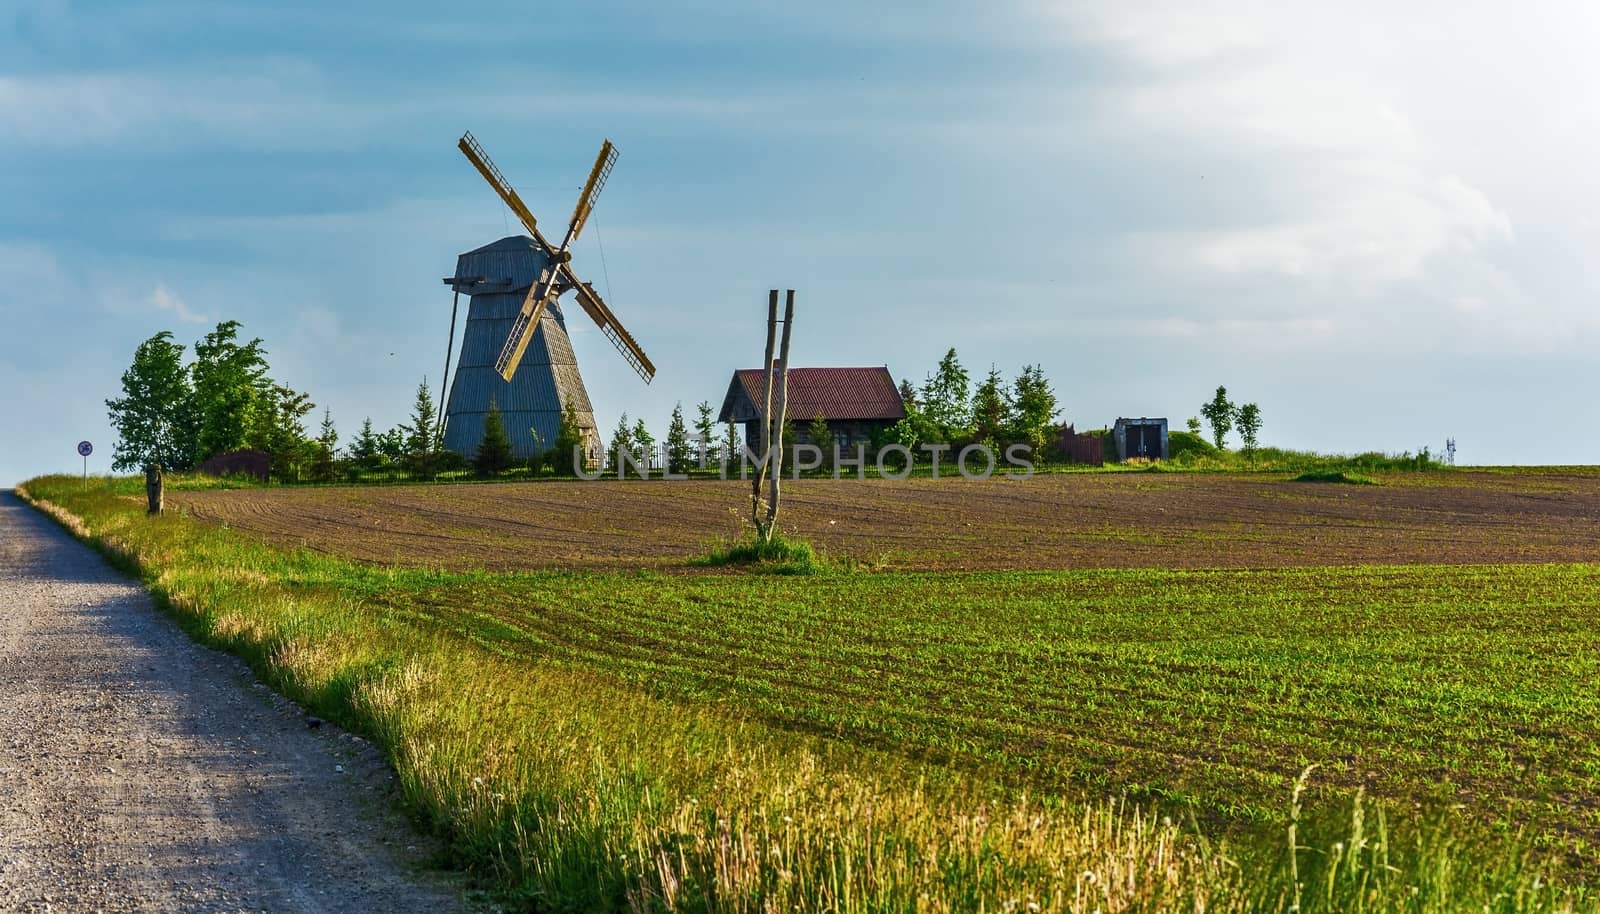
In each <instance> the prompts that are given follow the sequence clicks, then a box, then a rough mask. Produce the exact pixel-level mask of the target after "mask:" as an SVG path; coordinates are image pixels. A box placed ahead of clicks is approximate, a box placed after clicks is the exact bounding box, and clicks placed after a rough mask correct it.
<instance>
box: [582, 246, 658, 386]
mask: <svg viewBox="0 0 1600 914" xmlns="http://www.w3.org/2000/svg"><path fill="white" fill-rule="evenodd" d="M561 272H562V275H563V276H564V277H565V278H566V280H567V282H569V283H570V284H571V285H572V286H573V288H575V289H576V290H577V292H578V304H580V305H582V306H583V310H585V311H587V312H589V316H590V317H591V318H593V319H594V322H595V324H597V325H598V326H599V327H600V332H601V333H603V334H605V337H606V339H608V340H610V341H611V345H613V346H615V347H617V351H618V352H620V353H622V358H623V359H624V360H625V361H627V363H628V364H629V365H630V366H632V368H633V370H634V371H636V372H638V373H639V377H641V378H643V379H644V382H645V383H646V384H649V383H650V379H652V378H654V377H655V376H656V366H655V364H654V363H653V362H651V361H650V357H649V356H647V355H645V354H644V350H643V349H640V348H639V344H638V343H637V342H635V341H634V338H633V335H632V334H630V333H629V332H628V330H627V328H625V327H623V326H622V323H621V322H620V321H618V320H617V316H616V315H615V314H612V313H611V309H610V308H608V307H607V306H606V303H605V301H604V300H603V299H601V298H600V293H598V292H596V291H595V290H594V286H591V285H589V284H588V283H586V282H583V281H581V280H579V279H578V276H577V274H576V273H573V272H572V267H570V266H568V265H567V264H562V265H561Z"/></svg>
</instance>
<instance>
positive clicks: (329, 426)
mask: <svg viewBox="0 0 1600 914" xmlns="http://www.w3.org/2000/svg"><path fill="white" fill-rule="evenodd" d="M338 444H339V430H338V429H337V428H335V427H334V424H333V411H332V410H330V409H324V410H323V411H322V427H321V428H320V429H318V432H317V454H316V459H315V460H314V461H312V465H311V472H312V474H313V475H315V476H316V478H318V479H320V480H322V481H323V482H332V481H333V478H334V475H335V473H334V450H333V449H334V448H335V447H337V446H338Z"/></svg>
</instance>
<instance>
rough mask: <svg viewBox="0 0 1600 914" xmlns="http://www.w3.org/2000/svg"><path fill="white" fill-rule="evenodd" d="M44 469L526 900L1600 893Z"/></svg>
mask: <svg viewBox="0 0 1600 914" xmlns="http://www.w3.org/2000/svg"><path fill="white" fill-rule="evenodd" d="M26 495H27V497H29V498H31V499H32V500H34V501H35V502H36V504H38V505H39V506H40V507H41V508H43V509H44V510H46V511H48V512H50V513H51V514H52V515H53V516H55V517H57V518H58V519H59V520H60V521H61V522H62V523H63V524H64V525H66V526H67V528H68V529H69V530H71V531H72V532H73V533H75V534H76V535H78V536H80V537H83V538H85V539H87V540H88V541H90V542H92V543H94V544H96V545H97V546H98V547H99V548H100V549H101V550H102V551H104V552H105V553H106V554H107V555H108V556H109V557H110V558H111V559H112V560H113V561H115V562H116V563H118V564H119V565H121V566H122V567H124V568H126V569H128V570H130V571H132V572H134V573H136V574H138V575H140V576H142V577H143V579H144V580H145V581H146V582H147V583H148V584H149V585H150V587H151V588H152V590H153V591H154V592H155V594H156V595H157V597H158V599H159V600H160V602H161V603H162V605H163V606H164V607H166V608H167V609H168V611H170V612H171V613H172V614H173V615H174V617H175V618H177V619H178V620H179V621H180V623H181V624H183V625H184V626H185V628H186V629H187V630H188V631H190V632H191V633H192V634H193V635H194V636H195V637H197V638H200V639H202V640H204V641H206V642H208V643H211V644H214V645H217V646H220V647H223V648H226V649H229V650H232V651H234V652H236V653H238V654H240V655H241V656H243V657H244V658H245V659H246V660H247V661H248V662H249V663H250V664H251V665H252V666H253V667H254V668H255V669H256V670H257V671H258V672H259V673H260V675H262V676H263V677H264V678H265V679H266V680H267V681H268V682H269V683H271V684H273V685H274V686H275V687H277V688H279V689H281V690H282V691H284V692H285V693H286V694H289V695H290V696H292V697H294V698H295V699H296V700H299V701H301V702H303V703H305V704H306V705H307V706H309V707H310V708H312V709H315V710H316V711H317V712H318V713H320V714H323V715H324V716H328V717H331V718H333V719H335V720H338V721H340V722H342V723H343V724H345V725H346V726H349V727H351V728H353V729H356V730H358V731H360V732H363V733H366V734H368V735H369V736H371V737H372V738H373V739H374V740H375V741H376V742H377V744H378V745H380V746H381V747H382V748H383V749H384V751H385V752H387V753H388V755H389V757H390V759H391V760H392V761H393V763H394V766H395V769H396V771H397V772H398V774H399V777H400V782H401V784H402V787H403V791H404V796H405V798H406V802H407V803H408V804H409V805H410V806H411V807H412V809H413V810H414V811H416V812H417V813H418V814H420V815H421V816H422V818H423V819H424V821H425V822H426V823H428V825H429V826H430V827H432V828H433V829H435V830H437V831H438V832H439V834H441V835H442V836H443V837H444V838H445V839H446V841H447V842H448V844H449V846H450V847H451V849H452V850H453V852H454V854H455V856H456V859H457V860H458V861H459V862H460V863H461V864H462V865H464V866H466V867H468V868H470V869H472V870H474V871H476V872H478V873H480V874H481V875H483V876H484V877H485V878H486V879H489V880H492V881H493V882H494V884H496V885H498V886H499V887H500V888H501V889H502V890H503V891H504V892H505V893H506V895H507V897H508V898H509V899H512V900H514V901H516V902H519V903H521V904H522V905H525V906H526V907H527V908H529V909H533V910H555V911H564V910H585V911H588V910H627V911H663V912H666V911H708V912H775V911H799V912H825V911H828V912H842V911H905V912H923V911H1016V912H1033V911H1047V912H1056V911H1073V912H1080V911H1081V912H1090V911H1104V912H1111V911H1130V912H1132V911H1149V912H1155V911H1195V912H1198V911H1212V912H1251V911H1289V910H1297V911H1307V912H1311V911H1328V912H1332V911H1344V912H1355V911H1373V912H1376V911H1397V912H1398V911H1406V912H1419V914H1420V912H1435V911H1439V912H1442V911H1464V910H1472V911H1505V912H1512V911H1529V912H1574V911H1584V912H1589V911H1600V905H1597V904H1596V899H1595V897H1594V896H1593V895H1592V894H1590V893H1588V892H1587V891H1586V890H1584V889H1582V888H1578V887H1575V886H1574V885H1573V884H1570V883H1569V884H1567V885H1565V886H1563V885H1562V884H1560V883H1556V882H1552V881H1551V880H1550V878H1549V873H1548V870H1547V865H1546V864H1545V863H1543V862H1541V861H1540V860H1539V859H1538V858H1537V857H1535V856H1534V855H1533V854H1532V852H1531V851H1530V849H1529V845H1528V843H1527V842H1524V841H1520V840H1493V839H1490V838H1487V837H1485V836H1484V835H1482V834H1481V833H1479V832H1477V831H1476V830H1475V829H1473V828H1471V827H1469V826H1467V825H1465V824H1464V820H1463V819H1461V818H1460V817H1449V816H1448V814H1446V818H1444V819H1440V820H1426V819H1421V818H1418V817H1415V816H1407V817H1404V818H1402V819H1398V820H1397V819H1396V818H1395V817H1394V816H1392V815H1391V814H1390V813H1389V812H1388V811H1387V810H1385V809H1384V808H1383V807H1382V806H1374V805H1372V804H1370V803H1368V802H1366V801H1365V800H1364V798H1362V797H1359V796H1357V797H1356V798H1354V799H1353V800H1352V801H1350V803H1349V804H1348V805H1347V806H1346V807H1345V808H1344V809H1343V810H1342V811H1340V812H1338V814H1337V815H1334V814H1332V813H1329V814H1328V815H1326V816H1324V817H1323V818H1320V819H1319V818H1316V817H1312V818H1310V819H1303V818H1302V817H1301V815H1300V814H1299V813H1300V809H1299V806H1300V804H1299V790H1297V791H1296V795H1295V797H1294V798H1293V799H1292V803H1293V807H1292V811H1293V813H1294V814H1293V815H1292V816H1291V817H1290V822H1291V823H1292V825H1291V829H1290V830H1289V832H1288V834H1287V836H1284V835H1282V834H1279V835H1277V836H1268V837H1269V838H1270V840H1263V841H1262V842H1251V841H1240V840H1219V841H1215V842H1213V841H1208V840H1207V839H1206V838H1205V836H1203V835H1202V834H1201V833H1200V832H1199V830H1198V829H1197V828H1195V827H1193V826H1187V825H1185V824H1184V823H1183V820H1182V819H1181V817H1180V818H1179V820H1178V821H1174V820H1173V819H1170V818H1167V817H1166V816H1165V815H1164V814H1163V813H1162V811H1159V810H1154V809H1151V808H1148V807H1145V808H1141V807H1137V806H1132V805H1128V804H1126V803H1124V802H1122V801H1121V800H1118V799H1115V798H1112V799H1106V800H1103V801H1098V802H1087V803H1084V802H1072V801H1068V800H1066V799H1064V798H1061V797H1055V796H1037V795H1030V794H1028V793H1025V792H1019V791H1015V790H1010V789H1006V788H1003V787H1000V786H997V785H998V783H999V781H998V780H995V781H990V780H988V779H985V778H983V777H981V776H978V775H973V774H970V773H966V774H963V773H959V772H955V771H951V770H946V769H943V768H940V767H938V766H933V765H920V764H916V763H913V762H911V761H908V760H906V759H904V758H901V757H898V756H895V755H892V754H888V753H883V752H877V751H874V750H872V749H869V748H863V747H860V746H854V745H847V744H838V743H833V742H829V741H827V740H822V739H817V738H811V737H804V736H801V735H798V734H794V733H790V732H787V731H783V730H780V729H776V728H773V727H770V726H767V725H763V724H761V723H758V722H754V721H751V720H748V719H745V718H744V717H742V716H741V715H740V714H739V713H738V712H737V710H736V709H722V708H718V707H714V706H708V705H701V704H693V703H679V702H673V701H669V700H665V699H663V698H661V697H659V696H653V695H651V694H648V693H647V692H646V691H643V690H641V689H639V688H635V687H630V686H628V685H625V684H623V683H621V682H619V681H617V680H614V679H611V678H609V677H606V676H602V675H598V674H595V673H593V672H588V671H585V670H583V669H579V668H574V667H570V666H565V665H560V664H546V663H538V662H533V661H529V660H525V659H524V660H518V659H512V658H507V657H503V656H500V655H497V654H495V653H493V652H492V651H491V650H488V649H487V648H486V647H484V646H483V645H480V644H478V643H475V642H474V641H472V640H471V639H470V638H466V637H457V636H454V635H452V634H450V633H448V632H444V631H441V630H440V629H439V628H437V627H435V626H427V625H421V624H418V623H415V622H413V621H411V620H410V619H408V618H407V616H406V615H405V614H404V613H401V612H396V611H382V610H379V609H376V608H374V606H373V605H372V604H370V603H368V602H367V601H365V600H364V599H363V597H364V596H365V595H369V594H372V593H375V592H380V591H386V590H390V589H393V588H400V587H407V586H414V585H416V584H417V583H418V582H419V581H422V580H426V579H427V578H428V577H429V576H430V575H431V574H432V573H431V572H427V571H402V570H389V569H381V568H373V567H367V566H357V565H352V564H348V563H344V562H341V561H338V560H334V559H330V558H327V557H323V556H317V555H313V554H309V553H304V552H296V553H289V552H282V551H277V550H273V549H269V548H267V547H264V546H260V545H257V544H254V543H251V542H249V541H247V540H244V539H242V538H240V537H238V536H237V535H236V534H234V533H231V532H229V531H225V530H219V529H212V528H206V527H202V526H200V525H197V524H194V523H191V522H189V521H188V520H187V519H185V518H182V517H175V516H164V517H158V518H146V517H144V516H143V513H142V508H141V506H140V505H139V503H138V500H137V498H135V497H134V496H131V495H120V494H118V493H117V492H115V491H113V487H112V485H110V484H105V483H102V484H100V485H96V486H92V487H91V488H89V489H88V490H84V489H82V487H81V484H80V482H79V481H78V480H76V479H73V478H70V477H47V478H44V479H39V480H34V481H32V482H30V483H28V485H27V493H26ZM572 599H573V600H577V601H581V600H584V599H603V595H586V594H584V593H583V592H582V590H581V589H577V588H575V590H574V593H573V594H572ZM1301 786H1302V787H1303V786H1304V784H1303V782H1302V785H1301ZM1285 802H1286V803H1288V802H1291V798H1288V797H1286V798H1285Z"/></svg>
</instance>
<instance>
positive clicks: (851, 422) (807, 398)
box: [717, 368, 906, 451]
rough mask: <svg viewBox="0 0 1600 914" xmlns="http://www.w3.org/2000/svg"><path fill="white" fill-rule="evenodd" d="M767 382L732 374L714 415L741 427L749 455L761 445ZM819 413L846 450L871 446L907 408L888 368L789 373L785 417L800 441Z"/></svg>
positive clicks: (751, 373) (742, 372)
mask: <svg viewBox="0 0 1600 914" xmlns="http://www.w3.org/2000/svg"><path fill="white" fill-rule="evenodd" d="M765 383H766V377H765V374H764V373H763V372H762V371H761V369H759V368H741V369H739V370H738V371H735V372H734V373H733V378H732V379H731V380H730V381H729V382H728V392H727V394H726V395H724V396H723V398H722V411H721V412H720V413H719V414H718V416H717V421H718V422H721V423H727V422H737V423H739V424H740V425H742V426H743V427H744V440H745V441H746V442H747V443H748V444H749V445H750V449H751V450H752V451H753V450H755V449H756V447H757V444H756V443H757V442H759V441H760V440H761V410H762V407H763V406H764V405H765V403H764V401H763V399H762V396H763V386H764V385H765ZM819 412H820V413H821V414H822V416H823V418H825V419H827V421H828V431H829V432H831V433H832V434H833V436H834V438H835V440H837V441H838V442H839V445H840V447H841V448H842V449H849V448H852V447H854V446H855V445H856V444H865V443H867V442H869V441H870V440H871V439H872V437H873V436H874V435H875V434H878V433H879V432H881V431H883V430H884V429H887V428H888V427H889V426H892V425H894V424H895V423H896V422H899V421H900V420H901V419H904V418H905V417H906V405H905V402H904V401H903V400H901V399H900V388H899V386H898V385H896V384H895V382H894V378H893V376H891V375H890V374H889V369H887V368H791V369H789V402H788V405H787V406H786V407H785V408H784V418H785V419H787V420H789V422H790V423H791V424H793V426H794V430H795V437H796V438H797V439H798V441H799V442H810V440H811V439H810V434H809V432H808V427H809V426H810V425H811V420H812V419H814V418H815V417H816V415H817V414H818V413H819ZM797 443H798V442H797Z"/></svg>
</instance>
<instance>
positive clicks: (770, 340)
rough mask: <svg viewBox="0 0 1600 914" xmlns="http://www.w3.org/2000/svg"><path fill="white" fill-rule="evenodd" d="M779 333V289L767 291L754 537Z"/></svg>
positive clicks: (759, 534) (761, 532) (763, 534)
mask: <svg viewBox="0 0 1600 914" xmlns="http://www.w3.org/2000/svg"><path fill="white" fill-rule="evenodd" d="M777 336H778V290H777V289H773V290H771V291H770V292H768V293H767V354H766V357H765V359H764V360H763V361H762V363H761V364H762V376H763V378H764V381H763V383H762V393H761V400H762V407H761V449H760V451H759V452H758V453H759V454H760V457H758V458H757V459H759V460H760V461H761V464H760V465H759V466H757V467H756V473H755V479H754V480H752V481H751V484H750V523H751V524H753V525H755V528H756V538H757V539H759V540H765V539H766V538H767V528H766V526H765V524H763V522H762V519H761V484H762V483H763V482H764V481H765V478H764V477H765V476H766V474H767V472H768V470H769V468H770V466H771V460H770V458H769V455H770V453H771V451H770V448H771V446H772V350H773V347H774V346H775V345H776V343H777Z"/></svg>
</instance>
